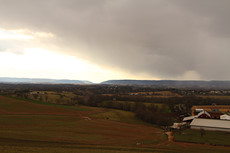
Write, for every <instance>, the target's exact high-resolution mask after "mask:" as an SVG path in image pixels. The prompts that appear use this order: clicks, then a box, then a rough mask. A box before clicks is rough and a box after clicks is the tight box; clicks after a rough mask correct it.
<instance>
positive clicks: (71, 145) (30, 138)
mask: <svg viewBox="0 0 230 153" xmlns="http://www.w3.org/2000/svg"><path fill="white" fill-rule="evenodd" d="M197 150H199V152H210V153H212V152H226V153H227V152H229V151H230V148H229V147H223V146H209V145H201V144H191V143H177V142H171V141H168V140H167V136H166V135H165V134H164V132H163V131H162V130H161V129H160V128H157V127H155V126H153V125H149V124H146V123H143V122H142V121H140V120H138V119H136V118H135V116H134V114H133V113H131V112H125V111H120V110H113V109H103V108H94V107H85V106H63V105H55V104H52V105H50V104H46V103H36V102H30V101H27V100H17V99H14V98H8V97H3V96H0V152H1V153H8V152H10V153H11V152H17V153H22V152H35V153H44V152H48V153H49V152H55V153H59V152H60V153H62V152H63V153H64V152H86V153H91V152H92V153H93V152H94V153H97V152H100V153H104V152H108V153H115V152H116V153H123V152H124V153H127V152H161V153H162V152H171V153H174V152H175V153H176V152H195V151H196V152H197Z"/></svg>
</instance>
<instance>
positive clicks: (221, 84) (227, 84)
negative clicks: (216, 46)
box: [101, 80, 230, 88]
mask: <svg viewBox="0 0 230 153" xmlns="http://www.w3.org/2000/svg"><path fill="white" fill-rule="evenodd" d="M101 84H116V85H150V86H156V87H168V88H230V81H181V80H108V81H104V82H102V83H101Z"/></svg>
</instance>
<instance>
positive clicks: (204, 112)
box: [197, 111, 211, 117]
mask: <svg viewBox="0 0 230 153" xmlns="http://www.w3.org/2000/svg"><path fill="white" fill-rule="evenodd" d="M202 114H206V115H207V116H209V117H211V115H210V114H209V113H208V112H206V111H202V112H200V113H199V114H198V115H197V117H199V116H201V115H202Z"/></svg>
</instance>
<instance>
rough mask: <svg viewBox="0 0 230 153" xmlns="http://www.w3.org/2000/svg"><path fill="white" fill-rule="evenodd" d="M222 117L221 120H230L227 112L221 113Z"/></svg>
mask: <svg viewBox="0 0 230 153" xmlns="http://www.w3.org/2000/svg"><path fill="white" fill-rule="evenodd" d="M220 119H221V120H230V116H229V115H227V114H225V115H221V116H220Z"/></svg>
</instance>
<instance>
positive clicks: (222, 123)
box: [190, 118, 230, 129]
mask: <svg viewBox="0 0 230 153" xmlns="http://www.w3.org/2000/svg"><path fill="white" fill-rule="evenodd" d="M190 126H202V127H213V128H225V129H230V121H227V120H218V119H203V118H194V119H193V121H192V123H191V124H190Z"/></svg>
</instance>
